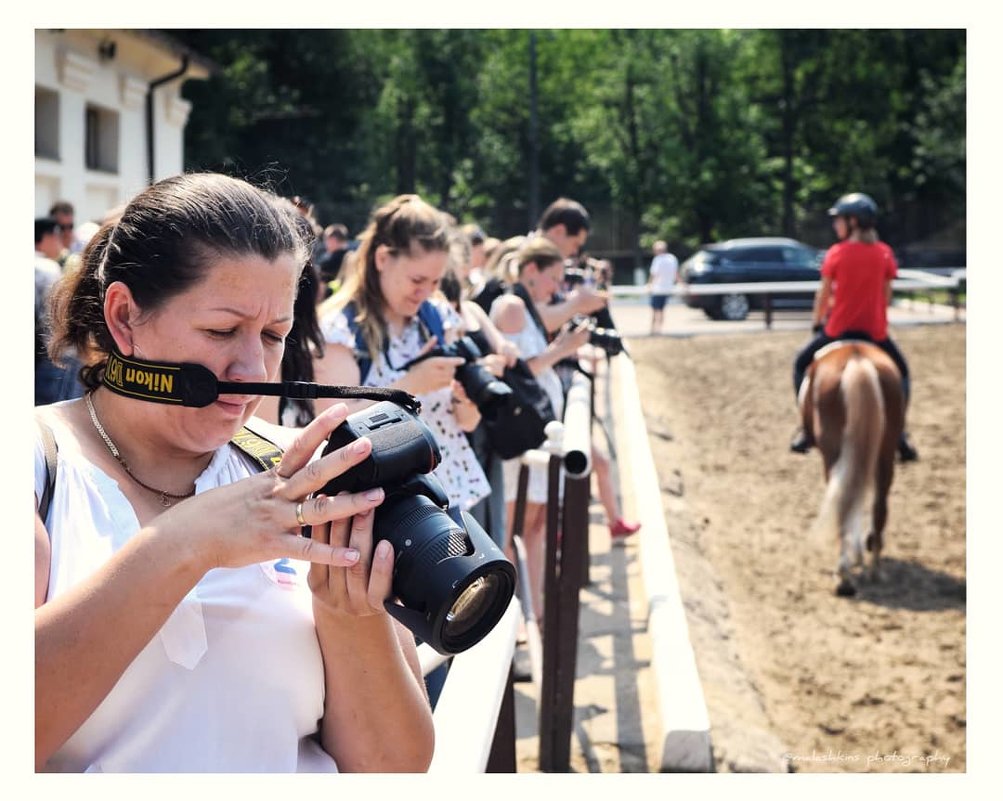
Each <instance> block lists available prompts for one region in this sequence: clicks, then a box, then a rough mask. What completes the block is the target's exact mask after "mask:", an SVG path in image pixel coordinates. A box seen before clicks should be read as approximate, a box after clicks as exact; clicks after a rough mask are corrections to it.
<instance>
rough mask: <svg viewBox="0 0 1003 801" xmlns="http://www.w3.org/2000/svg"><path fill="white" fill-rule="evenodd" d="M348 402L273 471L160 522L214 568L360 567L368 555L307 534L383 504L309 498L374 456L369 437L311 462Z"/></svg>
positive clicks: (363, 495)
mask: <svg viewBox="0 0 1003 801" xmlns="http://www.w3.org/2000/svg"><path fill="white" fill-rule="evenodd" d="M347 415H348V409H347V407H346V406H345V404H343V403H339V404H336V405H335V406H332V407H331V408H329V409H327V410H326V411H325V412H323V413H322V414H320V415H319V416H318V417H317V418H316V419H315V420H313V421H312V422H311V423H310V424H309V425H308V426H307V427H306V428H304V429H303V431H302V432H300V434H299V436H298V437H297V438H296V440H295V441H294V442H293V444H292V445H291V446H290V447H289V448H288V449H287V450H286V451H285V453H284V454H283V456H282V461H281V462H280V463H279V464H278V465H277V466H276V467H274V468H272V469H271V470H267V471H265V472H263V473H259V474H257V475H254V476H250V477H248V478H245V479H242V480H240V481H236V482H234V483H232V484H229V485H227V486H224V487H219V488H217V489H213V490H210V491H208V492H205V493H202V494H200V495H197V496H196V497H194V498H191V499H189V500H187V501H184V502H183V503H179V504H178V505H177V506H175V507H173V508H171V509H169V510H168V511H167V512H165V513H164V514H163V515H161V516H160V519H161V520H162V521H163V522H164V524H165V525H168V524H169V525H171V526H172V528H173V529H176V530H177V531H179V532H184V534H185V535H188V536H190V537H191V538H192V542H193V549H194V552H195V554H196V557H195V558H196V559H199V560H200V561H201V562H202V563H203V564H204V565H205V567H206V569H207V570H208V569H211V568H215V567H242V566H244V565H248V564H254V563H255V562H264V561H268V560H271V559H281V558H283V557H285V558H290V559H302V560H306V561H309V562H315V563H319V564H322V565H336V566H339V567H343V566H349V565H354V564H357V563H358V561H359V559H360V553H359V552H358V551H357V550H356V549H353V548H350V547H348V546H345V545H340V544H335V545H331V544H328V543H326V542H319V541H317V540H315V539H308V538H305V537H302V536H300V534H301V531H302V529H301V527H302V526H304V525H309V526H316V527H320V526H322V525H324V524H326V523H330V522H331V521H346V525H347V521H348V520H349V519H350V518H352V517H353V516H355V515H359V514H365V513H366V512H369V511H370V510H372V509H373V508H374V507H376V506H378V505H379V504H380V503H381V502H382V500H383V490H382V489H379V488H376V489H372V490H368V491H366V492H358V493H353V494H351V495H347V494H346V495H339V496H337V497H333V498H329V497H324V496H321V497H316V498H311V497H309V496H310V495H311V494H313V493H316V492H319V491H320V490H321V489H323V487H324V486H325V485H326V484H327V483H328V482H329V481H330V480H331V479H333V478H336V477H337V476H340V475H342V474H343V473H346V472H347V471H348V470H350V469H351V468H352V467H354V466H355V465H357V464H358V463H359V462H361V461H363V460H364V459H365V458H366V457H367V456H368V455H369V453H370V452H371V450H372V443H371V442H370V441H369V440H368V439H366V438H360V439H358V440H356V441H355V442H353V443H351V444H349V445H346V446H345V447H343V448H339V449H338V450H336V451H333V452H331V453H329V454H327V455H326V456H324V457H322V458H319V459H316V460H313V461H311V459H312V457H313V455H314V453H315V452H316V451H317V450H318V449H319V448H320V447H321V445H323V443H324V442H325V441H326V440H327V438H328V436H329V435H330V433H331V432H332V431H333V430H334V429H335V428H337V427H338V426H339V425H340V424H341V423H342V422H343V421H344V419H345V417H347Z"/></svg>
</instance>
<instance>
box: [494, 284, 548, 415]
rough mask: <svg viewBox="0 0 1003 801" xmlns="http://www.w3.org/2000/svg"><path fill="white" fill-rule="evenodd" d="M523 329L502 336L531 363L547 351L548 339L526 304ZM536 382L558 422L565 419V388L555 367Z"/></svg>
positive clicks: (523, 314)
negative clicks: (535, 357)
mask: <svg viewBox="0 0 1003 801" xmlns="http://www.w3.org/2000/svg"><path fill="white" fill-rule="evenodd" d="M499 300H500V298H495V300H494V303H492V304H491V311H494V310H495V304H497V303H498V302H499ZM522 320H523V322H522V328H521V329H520V330H519V331H518V332H517V333H515V334H508V333H505V332H502V335H503V336H504V337H505V339H507V340H508V341H509V342H512V343H513V344H515V346H516V347H517V348H518V349H519V357H520V358H522V359H523V360H525V361H529V360H530V359H532V358H533V357H534V356H539V355H540V354H541V353H543V352H544V351H545V350H546V349H547V339H546V337H544V335H543V332H542V331H541V330H540V329H539V328H538V327H537V325H536V323H535V322H533V317H532V316H531V315H530V313H529V309H527V308H526V305H525V302H524V303H523V307H522ZM536 382H537V383H538V384H539V385H540V386H541V387H543V390H544V392H546V393H547V396H548V397H549V398H550V403H551V405H552V406H553V407H554V414H555V415H556V416H557V419H558V420H562V419H563V418H564V386H563V385H562V384H561V377H560V376H559V375H558V374H557V371H556V370H555V369H554V368H553V367H548V368H546V369H545V370H543V371H542V372H541V373H540V374H539V375H537V376H536Z"/></svg>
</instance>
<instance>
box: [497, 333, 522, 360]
mask: <svg viewBox="0 0 1003 801" xmlns="http://www.w3.org/2000/svg"><path fill="white" fill-rule="evenodd" d="M498 353H499V355H501V356H504V357H505V366H506V367H512V366H513V365H515V362H516V359H518V358H519V347H518V346H517V345H516V344H515V343H514V342H510V341H509V340H507V339H506V340H504V341H503V342H502V343H501V345H500V346H499V347H498Z"/></svg>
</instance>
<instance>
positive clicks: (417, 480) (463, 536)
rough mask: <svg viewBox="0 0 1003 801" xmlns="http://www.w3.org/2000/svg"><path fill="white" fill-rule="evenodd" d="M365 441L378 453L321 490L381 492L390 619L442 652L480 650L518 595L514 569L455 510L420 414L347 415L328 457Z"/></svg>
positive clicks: (379, 523)
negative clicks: (389, 564) (389, 556)
mask: <svg viewBox="0 0 1003 801" xmlns="http://www.w3.org/2000/svg"><path fill="white" fill-rule="evenodd" d="M359 437H368V438H369V439H370V440H371V441H372V443H373V449H372V452H371V453H370V454H369V456H368V457H367V458H366V460H365V461H363V462H360V463H359V464H357V465H355V466H354V467H353V468H351V469H350V470H349V471H348V472H346V473H344V474H342V475H340V476H338V477H337V478H335V479H333V480H331V481H330V482H328V484H327V485H326V486H325V487H324V489H323V490H322V492H324V493H325V494H327V495H336V494H338V493H339V492H362V491H364V490H367V489H371V488H373V487H382V488H383V490H384V492H385V493H386V495H385V498H384V500H383V503H382V504H380V505H379V506H378V507H376V511H375V519H374V521H373V536H374V538H375V539H378V540H381V539H382V540H387V541H388V542H389V543H390V544H391V545H392V546H393V548H394V574H393V594H394V596H395V598H393V599H388V600H387V601H386V602H385V604H384V605H385V607H386V610H387V612H388V613H389V614H390V615H392V616H393V617H395V618H396V619H397V620H399V621H400V622H401V623H403V624H404V625H405V626H407V627H408V628H409V629H410V630H411V631H412V632H413V633H414V634H415V635H416V636H417V637H418V638H419V639H420V640H422V641H424V642H427V643H428V644H429V645H431V646H432V647H433V648H434V649H435V650H436V651H438V652H439V653H441V654H458V653H460V652H461V651H465V650H466V649H468V648H470V647H472V646H473V645H476V644H477V643H478V642H480V641H481V640H482V639H483V638H484V637H485V636H486V635H487V634H488V632H490V631H491V629H493V628H494V627H495V625H496V624H497V623H498V621H499V620H501V618H502V616H503V615H504V614H505V611H506V610H507V609H508V606H509V602H510V601H511V600H512V596H513V594H514V593H515V581H516V573H515V567H514V566H513V565H512V563H511V562H509V561H508V559H506V558H505V556H504V554H503V553H502V552H501V551H500V550H499V548H498V546H497V545H495V543H494V541H492V539H491V538H490V537H489V536H488V535H487V533H486V532H485V531H484V529H483V528H481V526H480V525H479V524H478V523H477V521H476V520H474V519H473V518H472V517H471V516H470V515H469V514H467V513H466V512H462V511H461V510H460V509H459V508H457V507H450V506H449V498H448V497H447V495H446V493H445V490H443V488H442V485H441V484H440V483H439V481H438V479H436V478H435V476H433V475H430V474H431V472H432V470H434V469H435V467H436V466H437V465H438V464H439V462H440V460H441V458H442V457H441V454H440V451H439V446H438V444H437V443H436V441H435V436H434V435H433V434H432V432H431V430H429V428H428V426H427V425H425V423H424V422H422V421H421V420H420V419H419V418H418V417H417V415H415V414H412V413H411V412H409V411H408V410H406V409H404V408H402V407H401V406H398V405H397V404H395V403H392V402H390V401H380V402H379V403H376V404H374V405H373V406H370V407H368V408H367V409H363V410H362V411H359V412H355V413H354V414H350V415H349V416H348V417H347V418H346V419H345V421H344V422H343V423H342V424H341V425H340V426H338V427H337V428H336V429H335V430H334V431H333V432H331V436H330V437H329V438H328V441H327V445H326V446H325V448H324V453H325V454H327V453H330V452H331V451H333V450H336V449H338V448H341V447H344V446H345V445H348V444H350V443H352V442H354V441H355V440H357V439H358V438H359Z"/></svg>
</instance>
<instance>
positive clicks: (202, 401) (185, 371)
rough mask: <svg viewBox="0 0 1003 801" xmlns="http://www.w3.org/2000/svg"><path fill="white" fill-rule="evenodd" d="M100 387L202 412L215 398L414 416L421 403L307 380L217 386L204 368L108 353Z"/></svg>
mask: <svg viewBox="0 0 1003 801" xmlns="http://www.w3.org/2000/svg"><path fill="white" fill-rule="evenodd" d="M102 381H103V383H104V385H105V386H106V387H108V389H110V390H111V391H112V392H115V393H116V394H118V395H124V396H126V397H129V398H137V399H139V400H145V401H152V402H153V403H167V404H173V405H176V406H190V407H195V408H202V407H204V406H208V405H209V404H210V403H214V402H215V401H216V400H217V399H218V398H219V396H220V395H229V394H232V395H277V396H285V397H286V398H303V399H313V398H344V399H355V398H358V399H364V400H374V401H382V400H387V401H390V402H392V403H396V404H397V405H398V406H403V407H404V408H405V409H407V410H408V411H410V412H414V413H415V414H417V413H418V411H419V410H420V409H421V403H420V402H419V401H418V399H417V398H415V397H414V396H413V395H411V394H410V393H408V392H404V391H403V390H399V389H390V388H388V387H348V386H333V385H328V384H314V383H312V382H309V381H276V382H268V383H265V382H246V383H245V382H243V381H220V380H219V379H218V378H216V375H215V373H213V372H212V370H210V369H209V368H208V367H205V366H204V365H201V364H195V363H192V362H180V363H174V362H153V361H148V360H145V359H137V358H135V357H133V356H123V355H122V354H121V353H118V352H117V351H112V353H110V354H109V356H108V363H107V365H105V370H104V377H103V379H102Z"/></svg>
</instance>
